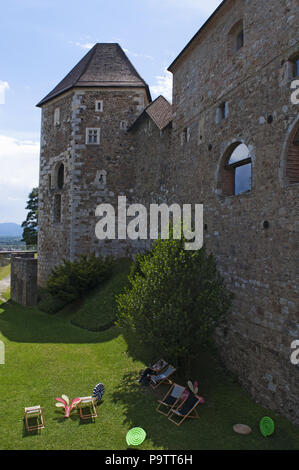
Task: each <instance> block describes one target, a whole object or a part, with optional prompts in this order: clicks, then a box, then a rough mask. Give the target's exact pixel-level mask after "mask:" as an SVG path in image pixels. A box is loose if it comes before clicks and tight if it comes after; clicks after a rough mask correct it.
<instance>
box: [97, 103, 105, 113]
mask: <svg viewBox="0 0 299 470" xmlns="http://www.w3.org/2000/svg"><path fill="white" fill-rule="evenodd" d="M103 109H104V102H103V100H97V101H96V111H97V112H98V113H102V112H103Z"/></svg>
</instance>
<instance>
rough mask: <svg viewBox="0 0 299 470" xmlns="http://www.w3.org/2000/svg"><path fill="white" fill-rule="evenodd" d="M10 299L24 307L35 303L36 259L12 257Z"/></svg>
mask: <svg viewBox="0 0 299 470" xmlns="http://www.w3.org/2000/svg"><path fill="white" fill-rule="evenodd" d="M11 300H12V301H13V302H16V303H18V304H21V305H23V306H25V307H31V306H34V305H36V303H37V259H35V258H30V257H22V258H21V257H17V256H13V257H12V259H11Z"/></svg>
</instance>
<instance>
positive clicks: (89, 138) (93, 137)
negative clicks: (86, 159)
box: [85, 127, 100, 145]
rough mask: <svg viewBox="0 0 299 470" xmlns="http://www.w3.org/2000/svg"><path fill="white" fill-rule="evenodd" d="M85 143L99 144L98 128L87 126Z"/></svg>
mask: <svg viewBox="0 0 299 470" xmlns="http://www.w3.org/2000/svg"><path fill="white" fill-rule="evenodd" d="M85 143H86V144H87V145H99V143H100V128H94V127H87V129H86V142H85Z"/></svg>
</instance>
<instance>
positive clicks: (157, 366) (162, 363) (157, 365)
mask: <svg viewBox="0 0 299 470" xmlns="http://www.w3.org/2000/svg"><path fill="white" fill-rule="evenodd" d="M167 366H168V362H167V361H165V360H164V359H160V361H157V362H156V363H155V364H153V365H152V366H151V369H154V370H158V371H159V372H163V370H165V369H166V367H167Z"/></svg>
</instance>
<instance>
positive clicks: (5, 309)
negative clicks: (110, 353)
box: [0, 301, 120, 344]
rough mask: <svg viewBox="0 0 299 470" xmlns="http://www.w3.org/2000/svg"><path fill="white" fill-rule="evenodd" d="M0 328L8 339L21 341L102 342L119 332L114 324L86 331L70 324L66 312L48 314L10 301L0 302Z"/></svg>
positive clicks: (114, 336)
mask: <svg viewBox="0 0 299 470" xmlns="http://www.w3.org/2000/svg"><path fill="white" fill-rule="evenodd" d="M0 331H1V333H2V334H3V336H5V337H6V338H7V339H8V340H10V341H14V342H21V343H66V344H67V343H74V344H76V343H83V344H85V343H104V342H109V341H111V340H113V339H114V338H116V337H117V336H119V335H120V330H119V329H118V328H116V327H112V328H110V329H108V330H105V331H97V332H93V331H88V330H85V329H83V328H80V327H78V326H75V325H73V324H71V322H70V316H69V315H67V317H64V316H62V317H59V316H58V315H49V314H46V313H44V312H41V311H40V310H38V308H36V307H23V306H21V305H18V304H16V303H14V302H11V301H8V302H6V303H2V304H0Z"/></svg>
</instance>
